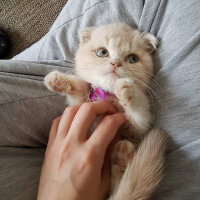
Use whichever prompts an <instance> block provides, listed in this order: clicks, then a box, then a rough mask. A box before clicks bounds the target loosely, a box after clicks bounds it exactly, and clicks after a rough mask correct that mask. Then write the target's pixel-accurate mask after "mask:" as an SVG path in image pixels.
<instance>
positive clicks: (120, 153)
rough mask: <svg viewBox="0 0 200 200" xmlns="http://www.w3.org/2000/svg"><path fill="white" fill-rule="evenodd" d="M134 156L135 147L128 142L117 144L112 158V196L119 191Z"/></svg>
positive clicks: (123, 141) (122, 141)
mask: <svg viewBox="0 0 200 200" xmlns="http://www.w3.org/2000/svg"><path fill="white" fill-rule="evenodd" d="M133 156H134V145H133V144H132V143H131V142H130V141H128V140H121V141H119V142H117V143H116V145H115V147H114V149H113V153H112V158H111V190H110V191H111V192H110V193H111V195H112V194H113V193H115V192H116V191H117V188H118V186H119V184H120V180H121V178H122V176H123V174H124V172H125V169H126V166H127V164H128V162H130V161H132V158H133Z"/></svg>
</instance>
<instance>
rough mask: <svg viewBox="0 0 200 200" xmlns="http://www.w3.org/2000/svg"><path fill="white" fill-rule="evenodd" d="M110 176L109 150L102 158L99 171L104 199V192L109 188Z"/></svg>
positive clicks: (106, 192) (103, 197)
mask: <svg viewBox="0 0 200 200" xmlns="http://www.w3.org/2000/svg"><path fill="white" fill-rule="evenodd" d="M110 176H111V164H110V152H109V151H107V152H106V155H105V159H104V164H103V167H102V173H101V193H102V199H105V196H106V194H108V192H109V188H110Z"/></svg>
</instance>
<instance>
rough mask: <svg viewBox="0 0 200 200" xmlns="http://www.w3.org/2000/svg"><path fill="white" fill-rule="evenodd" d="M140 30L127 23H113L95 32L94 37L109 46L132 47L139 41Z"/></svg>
mask: <svg viewBox="0 0 200 200" xmlns="http://www.w3.org/2000/svg"><path fill="white" fill-rule="evenodd" d="M138 37H139V31H137V30H136V29H132V28H131V27H129V26H127V25H122V24H113V25H109V26H102V27H99V28H98V29H96V30H95V31H94V32H93V39H94V40H96V41H97V42H99V43H101V42H102V43H104V44H106V45H107V46H109V47H112V48H118V47H123V46H126V47H127V48H132V47H133V46H135V45H136V43H137V38H138Z"/></svg>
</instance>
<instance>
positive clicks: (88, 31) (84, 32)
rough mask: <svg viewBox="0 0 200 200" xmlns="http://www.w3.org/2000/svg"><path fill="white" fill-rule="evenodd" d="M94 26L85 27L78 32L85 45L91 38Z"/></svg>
mask: <svg viewBox="0 0 200 200" xmlns="http://www.w3.org/2000/svg"><path fill="white" fill-rule="evenodd" d="M94 29H95V28H94V27H88V28H84V29H79V31H78V34H79V39H80V44H81V45H84V44H85V43H87V42H88V41H89V40H90V39H91V35H92V32H93V31H94Z"/></svg>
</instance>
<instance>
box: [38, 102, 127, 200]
mask: <svg viewBox="0 0 200 200" xmlns="http://www.w3.org/2000/svg"><path fill="white" fill-rule="evenodd" d="M100 114H105V117H104V118H103V119H102V120H101V122H100V123H99V124H98V126H97V127H96V129H95V130H94V131H93V133H92V135H91V136H90V137H89V138H88V130H89V128H90V127H91V126H92V124H93V123H94V121H95V118H96V116H97V115H100ZM124 121H125V116H124V114H122V113H117V112H116V110H115V109H114V107H113V106H112V105H111V104H110V103H108V102H104V101H101V102H92V103H85V104H83V105H81V106H79V105H78V106H72V107H67V108H66V109H65V111H64V113H63V115H62V116H61V117H59V118H56V119H55V120H54V121H53V123H52V127H51V130H50V135H49V141H48V145H47V149H46V153H45V159H44V163H43V167H42V172H41V177H40V185H39V191H38V198H37V199H38V200H47V199H48V200H51V199H52V200H90V199H91V200H100V199H103V198H104V197H105V196H106V194H107V192H108V188H109V180H110V178H109V176H110V175H109V172H110V170H109V165H108V159H106V156H105V154H106V150H107V147H108V145H109V144H110V142H111V141H112V140H113V138H114V137H115V134H116V132H117V130H118V128H119V127H120V126H121V125H122V123H123V122H124Z"/></svg>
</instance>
